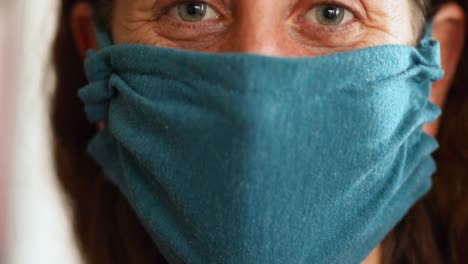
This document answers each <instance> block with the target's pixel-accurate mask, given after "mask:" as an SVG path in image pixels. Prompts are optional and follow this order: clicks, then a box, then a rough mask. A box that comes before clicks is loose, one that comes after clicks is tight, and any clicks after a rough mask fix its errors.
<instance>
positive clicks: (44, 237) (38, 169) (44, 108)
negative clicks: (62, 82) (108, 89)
mask: <svg viewBox="0 0 468 264" xmlns="http://www.w3.org/2000/svg"><path fill="white" fill-rule="evenodd" d="M57 8H58V6H57V1H55V0H0V263H1V264H29V263H47V264H55V263H60V264H63V263H71V264H73V263H80V261H79V256H78V254H77V251H76V249H75V245H74V243H73V239H72V235H71V230H70V225H69V219H68V218H69V217H68V214H67V210H66V207H65V206H64V205H65V203H64V200H63V196H62V194H61V193H60V191H59V189H58V188H57V183H56V181H55V176H54V174H53V165H52V163H51V153H50V151H51V149H50V147H51V146H50V132H49V120H48V111H49V109H48V100H49V96H50V94H51V91H52V89H53V85H54V73H53V71H52V70H51V62H50V60H51V58H50V55H51V53H50V48H51V41H52V40H53V37H54V34H55V26H56V25H55V24H56V15H57Z"/></svg>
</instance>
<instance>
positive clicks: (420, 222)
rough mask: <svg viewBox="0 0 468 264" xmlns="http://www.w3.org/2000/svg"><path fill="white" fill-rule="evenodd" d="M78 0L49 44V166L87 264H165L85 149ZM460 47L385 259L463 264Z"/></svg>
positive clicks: (464, 134)
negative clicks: (425, 181)
mask: <svg viewBox="0 0 468 264" xmlns="http://www.w3.org/2000/svg"><path fill="white" fill-rule="evenodd" d="M78 1H79V0H62V6H61V15H60V18H59V19H60V20H59V29H58V33H57V37H56V40H55V45H54V64H55V69H56V73H57V86H56V88H57V89H56V91H55V94H54V97H53V101H52V112H51V118H52V130H53V133H54V156H55V164H56V171H57V175H58V179H59V181H60V184H61V185H62V187H63V189H64V191H65V193H66V197H67V199H68V202H69V205H70V207H71V212H72V219H73V226H74V231H75V235H76V238H77V242H78V245H79V247H80V250H81V253H82V256H83V258H84V260H85V262H86V263H91V264H93V263H96V264H98V263H99V264H105V263H166V261H165V260H164V258H163V257H162V256H161V254H160V253H159V252H158V250H157V248H156V247H155V246H154V244H153V242H152V241H151V239H150V238H149V236H148V235H147V233H146V232H145V230H144V229H143V228H142V226H141V224H140V223H139V221H138V220H137V219H136V217H135V214H134V213H133V211H132V210H131V208H130V206H129V205H128V203H127V201H126V200H125V198H124V197H123V195H122V194H121V193H120V192H119V191H118V190H117V189H116V188H115V187H114V186H113V185H112V184H111V183H109V182H108V181H107V180H106V179H105V178H104V177H103V175H102V173H101V171H100V169H99V167H98V166H97V165H96V164H95V162H94V161H93V160H92V159H91V158H90V157H89V156H88V154H87V153H86V145H87V144H88V142H89V141H90V139H91V137H92V136H93V135H94V134H95V133H96V132H97V131H96V127H95V126H94V125H91V124H90V123H88V122H87V121H86V119H85V114H84V108H83V105H82V103H81V102H80V101H79V99H78V97H77V95H76V94H77V90H78V89H79V88H80V87H82V86H83V85H85V84H86V79H85V77H84V72H83V62H82V60H81V58H80V56H79V54H78V52H77V48H76V47H75V44H74V41H73V36H72V33H71V29H70V14H71V10H72V8H73V5H74V4H75V3H76V2H78ZM96 1H97V0H91V1H90V2H93V3H94V2H96ZM414 1H415V3H416V6H418V8H419V10H420V11H421V14H423V15H425V14H431V12H427V10H428V9H427V8H428V6H429V0H414ZM445 2H448V1H447V0H433V1H432V3H431V4H432V6H433V7H437V6H438V5H440V4H442V3H445ZM462 3H465V5H466V3H468V1H464V2H463V1H462ZM434 10H435V9H434ZM421 25H423V23H421V24H419V27H421ZM467 52H468V49H467V47H466V46H465V49H464V53H463V58H462V62H461V64H460V65H459V68H458V72H457V74H456V77H455V80H454V83H453V87H452V89H451V91H450V94H449V95H448V99H447V102H446V105H445V107H444V109H443V110H444V114H443V117H442V121H441V127H440V131H439V134H438V140H439V142H440V148H439V150H438V151H437V152H436V153H435V154H434V157H435V159H436V161H437V165H438V171H437V173H436V174H435V175H434V176H433V188H432V190H431V191H430V193H429V194H427V195H426V196H425V197H424V198H423V199H421V200H420V201H419V202H418V203H416V204H415V205H414V206H413V207H412V209H411V210H410V211H409V212H408V213H407V215H406V216H405V217H404V219H403V220H402V221H401V222H400V223H399V224H398V225H397V226H396V227H395V228H394V229H393V230H392V231H391V232H390V233H389V234H388V236H387V237H386V238H385V240H384V241H383V244H382V253H383V256H382V260H383V262H384V263H468V250H467V249H468V192H467V191H466V190H467V189H468V177H467V176H468V89H466V83H465V81H467V80H466V76H468V71H467V70H468V69H467V66H468V53H467Z"/></svg>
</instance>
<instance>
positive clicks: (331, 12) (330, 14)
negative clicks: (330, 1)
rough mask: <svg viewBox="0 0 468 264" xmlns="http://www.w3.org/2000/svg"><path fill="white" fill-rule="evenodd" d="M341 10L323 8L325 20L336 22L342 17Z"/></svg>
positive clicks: (333, 7) (329, 7)
mask: <svg viewBox="0 0 468 264" xmlns="http://www.w3.org/2000/svg"><path fill="white" fill-rule="evenodd" d="M340 12H341V10H340V8H339V7H336V6H326V7H325V8H323V16H324V17H325V19H328V20H334V19H336V18H337V17H339V16H340Z"/></svg>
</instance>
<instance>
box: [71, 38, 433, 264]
mask: <svg viewBox="0 0 468 264" xmlns="http://www.w3.org/2000/svg"><path fill="white" fill-rule="evenodd" d="M106 36H107V35H106V34H105V33H104V32H100V33H99V37H100V40H101V49H100V50H99V51H97V52H91V53H90V54H89V56H88V59H87V62H86V70H87V75H88V78H89V81H90V84H89V85H88V86H86V87H84V88H83V89H81V90H80V92H79V95H80V97H81V98H82V100H83V101H84V103H85V105H86V112H87V115H88V118H89V120H90V121H92V122H98V121H102V122H104V123H105V129H104V130H102V131H101V132H100V133H99V134H98V135H97V136H96V137H95V138H94V139H93V140H92V142H91V143H90V145H89V152H90V153H91V155H92V156H93V157H94V159H95V160H96V161H97V162H98V163H99V164H100V166H101V167H102V168H103V170H104V172H105V174H106V175H107V176H108V177H109V180H110V181H112V182H113V183H114V184H115V185H116V186H118V187H119V189H120V190H121V192H122V193H123V194H124V195H125V197H126V198H127V199H128V201H129V202H130V204H131V205H132V207H133V208H134V210H135V212H136V213H137V215H138V217H139V219H140V221H141V223H142V224H143V225H144V227H145V228H146V230H147V231H148V233H149V234H150V235H151V237H152V238H153V240H154V242H155V245H156V246H157V247H158V248H159V250H160V251H161V253H162V254H163V255H164V256H165V258H166V259H167V260H168V262H169V263H177V264H178V263H195V264H206V263H223V264H224V263H229V264H239V263H243V264H249V263H255V264H266V263H268V264H273V263H282V264H283V263H307V264H309V263H358V262H359V261H361V260H363V259H364V258H365V257H366V256H367V255H368V254H369V253H370V252H371V251H372V249H374V248H375V247H376V246H377V245H378V244H379V243H380V242H381V241H382V240H383V238H384V237H385V235H386V234H387V233H388V232H389V231H390V230H391V229H392V228H393V227H394V226H395V225H396V224H397V223H398V222H399V220H401V219H402V217H403V216H404V215H405V214H406V213H407V211H408V210H409V208H410V207H411V206H412V205H414V203H415V202H416V201H417V200H418V199H420V198H421V197H422V196H423V195H424V194H426V193H427V192H428V190H429V189H430V187H431V178H430V177H431V175H432V173H433V172H434V170H435V164H434V161H433V159H432V158H431V153H432V152H433V151H434V150H435V149H436V148H437V143H436V141H435V140H434V139H433V138H431V137H429V136H428V135H426V134H424V133H423V132H422V125H423V124H425V123H428V122H430V121H432V120H434V119H435V118H436V117H437V116H438V115H439V114H440V110H439V109H438V108H437V107H436V106H435V105H434V104H432V103H430V102H429V101H428V98H429V94H430V88H431V83H432V82H433V81H435V80H438V79H440V78H441V77H442V70H441V69H440V58H439V57H440V54H439V46H438V43H437V42H435V41H433V40H430V39H428V37H427V36H426V37H425V38H424V39H423V40H422V41H421V43H420V44H419V45H418V47H417V48H414V47H410V46H398V45H389V46H380V47H371V48H366V49H361V50H356V51H351V52H346V53H340V54H336V55H329V56H324V57H316V58H274V57H265V56H258V55H248V54H207V53H196V52H189V51H180V50H172V49H165V48H159V47H153V46H144V45H112V43H111V42H110V41H108V38H106ZM106 39H107V41H106Z"/></svg>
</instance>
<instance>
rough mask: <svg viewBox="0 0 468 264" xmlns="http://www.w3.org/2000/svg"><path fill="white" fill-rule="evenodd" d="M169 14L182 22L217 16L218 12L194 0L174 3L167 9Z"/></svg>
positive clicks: (198, 20)
mask: <svg viewBox="0 0 468 264" xmlns="http://www.w3.org/2000/svg"><path fill="white" fill-rule="evenodd" d="M169 15H171V16H172V17H174V18H176V19H178V20H181V21H184V22H200V21H205V20H212V19H217V18H218V17H219V14H218V13H217V12H216V11H215V10H214V9H213V8H212V7H211V6H209V5H208V4H206V3H203V2H195V1H193V2H185V3H180V4H177V5H175V6H174V7H172V8H171V9H170V10H169Z"/></svg>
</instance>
